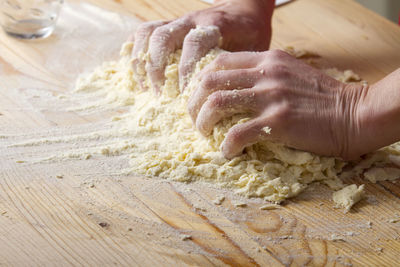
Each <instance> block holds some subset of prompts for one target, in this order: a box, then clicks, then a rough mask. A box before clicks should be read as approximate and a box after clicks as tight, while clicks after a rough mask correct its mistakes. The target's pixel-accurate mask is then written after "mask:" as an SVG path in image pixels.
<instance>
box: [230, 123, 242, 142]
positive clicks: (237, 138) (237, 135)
mask: <svg viewBox="0 0 400 267" xmlns="http://www.w3.org/2000/svg"><path fill="white" fill-rule="evenodd" d="M241 136H242V130H241V127H240V125H235V126H233V127H232V128H231V129H230V130H229V133H228V136H227V140H228V141H229V142H230V143H232V144H239V143H240V142H241V139H242V138H241Z"/></svg>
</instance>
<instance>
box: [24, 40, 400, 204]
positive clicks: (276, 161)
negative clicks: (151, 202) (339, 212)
mask: <svg viewBox="0 0 400 267" xmlns="http://www.w3.org/2000/svg"><path fill="white" fill-rule="evenodd" d="M132 47H133V43H125V44H124V45H123V47H122V50H121V58H120V59H119V60H118V61H111V62H104V63H103V64H102V65H101V66H99V67H97V68H96V69H95V70H94V71H93V72H92V73H89V74H87V75H83V76H82V77H81V78H79V79H78V81H77V83H76V89H75V92H76V94H77V95H78V97H82V98H85V99H87V100H88V101H86V104H84V105H81V106H78V107H74V109H73V110H74V111H77V112H89V111H93V112H96V111H97V110H98V109H99V108H101V107H104V106H112V107H126V108H128V111H127V112H125V113H123V114H122V115H118V116H115V117H114V118H112V121H111V122H110V123H109V124H108V125H107V127H108V129H103V130H98V131H94V132H93V133H90V134H87V135H82V136H80V135H76V136H70V137H60V138H53V139H51V140H49V139H46V140H33V141H32V142H28V143H24V144H19V145H21V146H25V145H38V144H40V143H41V142H47V143H52V142H53V143H57V142H63V141H66V140H67V139H68V140H67V141H68V142H74V144H75V143H77V144H79V142H80V141H82V140H97V141H101V145H99V144H98V143H97V145H90V146H89V147H83V148H81V147H79V149H76V151H73V152H68V153H67V154H62V155H60V156H59V157H57V156H54V157H51V158H48V160H62V159H63V158H65V157H67V158H77V159H86V158H87V157H91V155H93V154H98V155H103V156H115V155H127V156H128V157H129V158H130V162H129V168H128V169H127V170H121V173H132V174H143V175H146V176H157V177H161V178H165V179H170V180H174V181H181V182H192V181H206V182H210V183H213V184H216V185H218V186H220V187H226V188H231V189H232V190H233V191H234V192H236V193H238V194H241V195H244V196H246V197H260V198H264V199H265V200H267V201H272V202H276V203H280V202H281V201H283V200H285V199H287V198H290V197H294V196H296V195H298V194H299V193H300V192H302V191H303V190H304V189H305V188H306V187H307V185H309V184H310V183H313V182H316V181H320V182H322V183H324V184H326V185H328V186H329V187H330V188H332V189H334V190H339V189H341V188H343V187H344V186H345V185H344V184H343V183H342V180H341V177H349V176H354V175H357V174H361V173H363V172H364V171H365V170H366V169H369V168H371V166H374V168H382V167H384V166H385V164H387V163H393V162H394V163H395V162H396V161H397V162H400V149H399V148H400V144H394V145H392V146H389V147H387V148H384V149H382V150H380V151H378V152H376V153H372V154H370V155H367V156H366V157H365V158H364V160H362V161H360V162H358V164H357V165H355V166H353V167H352V168H351V169H350V170H347V171H345V172H344V171H343V167H345V166H346V165H348V163H346V162H343V161H341V160H339V159H336V158H332V157H320V156H317V155H314V154H311V153H307V152H303V151H298V150H294V149H290V148H288V147H285V146H284V145H282V144H277V143H272V142H260V143H257V144H254V145H252V146H250V147H248V148H246V149H245V153H244V154H243V155H241V156H239V157H236V158H234V159H231V160H227V159H225V158H224V157H223V156H222V154H221V153H220V150H219V147H220V145H221V143H222V141H223V140H224V137H225V134H226V132H227V131H228V129H230V128H231V127H232V126H233V125H235V124H238V123H243V122H245V121H246V120H247V118H246V116H245V115H236V116H233V117H232V118H230V119H226V120H223V121H222V122H220V123H219V124H218V125H216V127H215V128H214V131H213V134H212V135H211V136H209V137H203V136H202V135H201V134H199V133H198V132H197V131H196V130H195V128H194V127H193V124H192V121H191V118H190V116H189V115H188V113H187V109H186V104H187V101H188V98H189V96H190V95H191V92H192V91H193V90H194V89H195V88H196V83H197V81H196V80H192V81H191V82H190V84H189V86H188V88H187V89H186V90H185V91H184V92H183V93H180V91H179V86H178V62H179V58H180V53H181V51H177V52H175V53H174V54H172V55H170V57H169V64H168V66H167V69H166V71H165V76H166V82H165V85H164V86H163V88H161V91H162V94H161V96H159V97H156V96H155V95H154V94H153V92H152V90H147V91H141V90H140V89H139V87H138V86H137V84H136V82H135V79H134V75H135V74H134V73H133V70H132V68H131V50H132ZM222 52H224V51H223V50H220V49H214V50H211V51H210V53H209V54H207V55H206V56H205V57H203V58H202V59H201V60H200V61H199V62H198V63H197V65H196V69H195V73H197V72H199V71H200V70H201V69H202V68H204V66H206V65H207V64H208V63H209V62H211V61H212V60H213V59H214V58H215V57H216V56H217V55H218V54H220V53H222ZM326 72H327V74H329V75H331V76H333V77H334V78H337V79H339V80H341V81H344V82H347V81H348V80H349V79H356V78H358V77H357V76H356V75H355V74H354V73H353V72H351V71H346V72H344V73H343V72H339V71H337V70H335V71H334V70H332V69H329V70H327V71H326ZM264 131H265V132H267V133H268V132H270V131H273V129H271V128H269V127H266V128H265V129H264ZM17 145H18V144H17ZM372 170H373V169H371V170H370V172H369V176H368V179H369V180H371V181H373V180H374V179H375V180H377V181H380V180H384V179H387V177H386V176H385V172H384V171H375V172H373V171H372ZM388 175H389V176H390V177H389V178H390V179H394V178H393V177H394V174H393V173H392V172H390V173H389V174H388ZM378 176H379V177H378ZM219 202H221V203H222V201H218V204H219ZM345 208H347V206H345Z"/></svg>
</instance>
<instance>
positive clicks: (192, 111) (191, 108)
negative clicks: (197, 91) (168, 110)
mask: <svg viewBox="0 0 400 267" xmlns="http://www.w3.org/2000/svg"><path fill="white" fill-rule="evenodd" d="M187 110H188V113H189V115H190V117H191V118H192V119H194V118H195V117H196V115H197V113H198V108H197V104H196V101H195V100H194V99H192V98H191V99H189V102H188V104H187Z"/></svg>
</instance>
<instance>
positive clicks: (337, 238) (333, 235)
mask: <svg viewBox="0 0 400 267" xmlns="http://www.w3.org/2000/svg"><path fill="white" fill-rule="evenodd" d="M329 240H331V241H334V242H337V241H343V242H344V241H346V240H345V239H344V238H343V237H342V236H340V235H337V234H331V236H330V237H329Z"/></svg>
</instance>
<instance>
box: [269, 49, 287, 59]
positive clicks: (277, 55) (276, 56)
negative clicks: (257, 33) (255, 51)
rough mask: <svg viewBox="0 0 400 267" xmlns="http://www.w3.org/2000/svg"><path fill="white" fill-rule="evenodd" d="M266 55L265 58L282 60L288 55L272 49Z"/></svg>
mask: <svg viewBox="0 0 400 267" xmlns="http://www.w3.org/2000/svg"><path fill="white" fill-rule="evenodd" d="M267 53H268V54H267V56H268V57H269V58H271V59H282V58H285V57H286V56H287V55H288V54H287V53H286V52H285V51H282V50H279V49H273V50H270V51H268V52H267Z"/></svg>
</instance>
